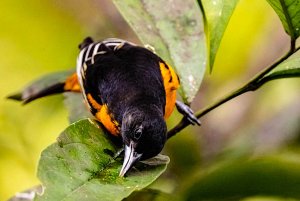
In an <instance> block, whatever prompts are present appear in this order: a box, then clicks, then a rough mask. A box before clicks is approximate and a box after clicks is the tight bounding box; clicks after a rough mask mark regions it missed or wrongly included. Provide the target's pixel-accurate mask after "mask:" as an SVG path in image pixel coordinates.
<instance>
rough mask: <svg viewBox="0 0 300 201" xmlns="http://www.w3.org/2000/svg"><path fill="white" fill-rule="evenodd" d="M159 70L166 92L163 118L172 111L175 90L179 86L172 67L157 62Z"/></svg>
mask: <svg viewBox="0 0 300 201" xmlns="http://www.w3.org/2000/svg"><path fill="white" fill-rule="evenodd" d="M159 67H160V72H161V75H162V78H163V81H164V88H165V92H166V106H165V115H164V117H165V119H167V118H168V117H169V116H170V115H171V114H172V112H173V110H174V107H175V102H176V90H177V89H178V88H179V86H180V84H179V79H178V76H177V74H176V73H175V71H174V70H173V68H172V67H171V66H169V65H167V64H166V63H164V62H159Z"/></svg>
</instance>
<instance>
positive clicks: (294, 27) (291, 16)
mask: <svg viewBox="0 0 300 201" xmlns="http://www.w3.org/2000/svg"><path fill="white" fill-rule="evenodd" d="M267 1H268V2H269V4H270V5H271V6H272V7H273V9H274V10H275V12H276V13H277V15H278V16H279V18H280V20H281V22H282V24H283V26H284V29H285V31H286V32H287V33H288V34H289V35H290V36H291V38H292V39H294V40H295V39H297V38H298V37H299V36H300V0H267Z"/></svg>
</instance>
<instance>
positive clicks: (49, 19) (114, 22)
mask: <svg viewBox="0 0 300 201" xmlns="http://www.w3.org/2000/svg"><path fill="white" fill-rule="evenodd" d="M0 24H1V31H0V44H1V49H0V61H1V64H0V75H1V79H0V200H6V199H8V198H9V197H10V196H12V195H14V194H15V193H16V192H18V191H21V190H24V189H27V188H29V187H32V186H34V185H37V184H38V183H39V181H38V180H37V178H36V175H35V174H36V167H37V163H38V159H39V155H40V152H41V151H42V150H43V149H44V148H45V147H47V146H48V145H49V144H51V143H52V142H54V141H55V139H56V137H57V136H58V135H59V133H60V132H61V131H62V130H63V129H64V128H66V127H67V125H68V119H67V117H68V114H67V111H66V109H65V108H64V106H63V97H62V96H61V95H58V96H52V97H49V98H45V99H41V100H38V101H36V102H33V103H30V104H29V105H26V107H25V106H22V105H20V104H19V103H16V102H13V101H10V100H6V99H5V97H6V96H7V95H9V94H11V93H14V92H16V91H18V90H20V89H22V88H23V87H24V86H25V85H26V84H28V83H29V82H30V81H32V80H33V79H35V78H37V77H39V76H41V75H44V74H47V73H50V72H55V71H60V70H64V69H70V68H73V67H74V66H75V62H76V56H77V53H78V48H77V46H78V44H79V43H80V42H81V40H82V39H83V38H84V37H86V36H92V37H94V38H95V39H98V40H101V39H104V38H108V37H119V38H123V39H126V40H130V41H133V42H137V43H138V39H137V37H136V36H135V34H134V33H133V32H132V31H131V29H130V28H129V27H128V25H127V24H126V22H125V21H124V20H123V19H122V17H121V16H120V14H119V13H118V11H117V10H116V8H115V7H114V5H113V4H112V2H111V1H109V0H98V1H96V0H86V1H76V2H74V1H71V0H64V1H60V0H44V1H37V0H33V1H9V0H2V1H1V7H0ZM288 48H289V38H288V36H287V35H286V34H285V32H284V30H283V28H282V25H281V23H280V21H279V19H278V17H277V16H276V14H275V12H274V11H273V10H272V8H271V7H270V6H269V5H268V3H267V2H266V1H261V0H240V2H239V4H238V6H237V8H236V10H235V12H234V14H233V16H232V19H231V21H230V23H229V26H228V29H227V30H226V32H225V36H224V39H223V41H222V43H221V47H220V50H219V52H218V54H217V58H216V63H215V66H214V71H213V73H212V74H207V75H206V77H205V79H204V82H203V84H202V86H201V89H200V91H199V94H198V96H197V99H196V100H195V101H194V103H193V105H192V106H193V108H194V110H197V109H200V108H202V107H203V106H205V105H207V104H209V103H211V102H212V101H213V100H216V99H217V98H218V97H220V96H222V95H225V94H226V93H227V92H229V91H230V90H231V89H234V88H236V87H238V86H239V85H241V84H242V83H244V82H245V81H247V80H248V79H249V78H250V77H251V76H252V75H254V74H255V73H256V72H258V71H259V70H260V69H262V68H263V67H265V66H267V65H268V64H270V63H272V61H274V60H275V59H277V58H278V57H280V56H281V55H282V54H284V53H285V52H286V51H287V50H288ZM299 86H300V80H299V79H286V80H279V81H273V82H270V83H268V84H266V85H265V86H264V87H262V88H261V89H259V90H258V91H256V92H254V93H248V94H245V95H242V96H241V97H238V98H236V99H235V100H232V101H230V102H229V103H226V104H225V105H222V106H221V107H219V108H218V109H216V110H214V111H212V112H211V113H209V114H208V115H206V116H205V117H204V118H203V119H202V123H203V126H202V127H201V128H195V127H194V128H191V127H189V128H187V129H185V130H184V131H183V132H182V133H180V134H178V135H177V136H176V137H174V138H173V139H171V140H170V141H169V142H168V144H167V146H166V148H165V150H164V152H165V154H167V155H169V156H170V158H171V163H170V166H169V168H168V170H167V172H166V173H165V174H164V175H163V177H162V178H161V179H159V180H158V181H157V182H156V183H155V184H154V185H153V186H152V187H153V188H159V189H160V190H162V189H163V191H165V192H173V191H174V190H176V189H178V188H179V187H180V186H181V185H182V181H184V182H183V183H185V182H186V183H188V180H190V179H191V177H192V176H191V175H193V174H203V175H205V174H206V171H207V170H211V169H214V168H217V167H218V166H219V165H220V163H221V162H222V161H231V160H236V159H243V158H247V159H248V158H251V157H259V156H272V157H273V158H275V159H276V158H277V157H279V158H282V157H283V158H286V157H287V158H293V160H295V161H298V162H299V161H300V151H299V150H298V149H299V148H298V143H299V142H300V101H299V100H300V93H299V92H300V91H299ZM178 120H179V115H178V114H177V113H175V114H174V115H173V116H172V118H171V119H170V121H169V122H168V124H169V128H171V127H172V125H175V123H176V122H177V121H178ZM298 153H299V154H298ZM202 170H203V172H201V171H202ZM298 171H300V167H298ZM249 176H251V175H249ZM183 185H185V184H183ZM187 185H188V184H187ZM299 191H300V189H299ZM274 199H275V198H274ZM247 200H267V199H266V198H261V197H256V198H255V199H254V198H248V199H247ZM271 200H273V198H272V199H271Z"/></svg>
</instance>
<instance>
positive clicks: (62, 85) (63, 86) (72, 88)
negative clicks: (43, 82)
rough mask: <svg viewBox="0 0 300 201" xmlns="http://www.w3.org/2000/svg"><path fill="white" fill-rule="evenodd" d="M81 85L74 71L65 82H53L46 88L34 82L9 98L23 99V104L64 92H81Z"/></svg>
mask: <svg viewBox="0 0 300 201" xmlns="http://www.w3.org/2000/svg"><path fill="white" fill-rule="evenodd" d="M80 91H81V90H80V85H79V83H78V78H77V74H76V73H73V74H72V75H71V76H69V77H67V79H66V80H65V81H63V82H57V83H52V84H50V85H48V86H46V87H44V88H41V87H38V86H36V84H32V85H30V86H29V87H27V88H25V89H24V90H23V91H22V92H21V93H17V94H13V95H10V96H8V97H7V98H8V99H12V100H17V101H22V103H23V104H27V103H30V102H31V101H34V100H36V99H39V98H42V97H45V96H49V95H54V94H60V93H63V92H80Z"/></svg>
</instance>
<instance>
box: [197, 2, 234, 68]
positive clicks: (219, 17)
mask: <svg viewBox="0 0 300 201" xmlns="http://www.w3.org/2000/svg"><path fill="white" fill-rule="evenodd" d="M198 2H199V4H202V6H203V9H204V12H205V18H206V21H207V26H208V30H207V31H208V37H209V46H210V51H209V64H210V70H211V71H212V69H213V65H214V61H215V58H216V54H217V52H218V49H219V46H220V43H221V40H222V37H223V35H224V32H225V30H226V27H227V24H228V22H229V20H230V18H231V15H232V13H233V11H234V9H235V7H236V5H237V3H238V0H213V1H212V0H202V1H201V2H200V1H198Z"/></svg>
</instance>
